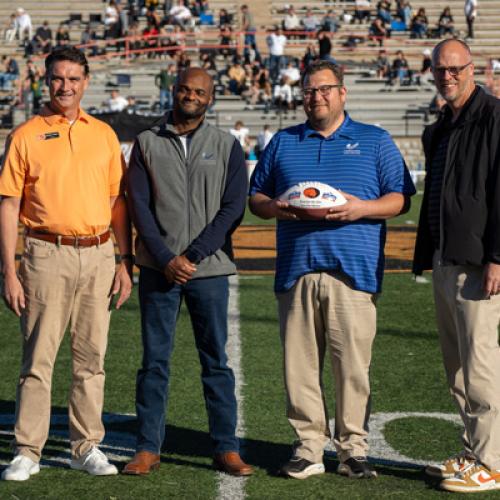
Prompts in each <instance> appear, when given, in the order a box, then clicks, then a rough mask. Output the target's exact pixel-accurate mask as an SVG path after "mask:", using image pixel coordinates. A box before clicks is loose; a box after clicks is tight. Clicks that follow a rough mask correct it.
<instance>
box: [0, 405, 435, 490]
mask: <svg viewBox="0 0 500 500" xmlns="http://www.w3.org/2000/svg"><path fill="white" fill-rule="evenodd" d="M14 415H15V403H14V402H13V401H0V460H2V461H10V459H11V458H12V452H11V443H12V439H13V427H14V418H15V417H14ZM67 418H68V413H67V408H64V407H52V418H51V426H50V438H49V439H48V440H47V443H46V445H45V448H44V451H43V461H42V464H43V465H48V466H56V467H68V466H69V459H70V453H69V438H68V425H67ZM103 420H104V423H105V427H106V437H105V439H104V442H103V443H102V445H101V447H102V449H103V450H104V451H105V452H106V453H111V454H112V455H113V459H114V460H116V461H118V462H121V463H124V462H126V461H128V459H129V458H130V457H132V456H133V454H134V452H135V436H136V430H137V420H136V418H135V416H134V415H121V414H112V413H106V414H104V415H103ZM165 430H166V433H165V435H166V438H165V443H164V445H163V447H162V457H161V461H162V462H163V463H168V464H174V465H180V466H188V467H194V468H199V469H211V464H210V461H208V462H207V460H206V459H207V458H208V459H211V457H212V455H213V447H212V441H211V439H210V436H209V434H208V433H207V432H203V431H200V430H195V429H188V428H185V427H179V426H176V425H167V426H166V429H165ZM291 451H292V448H291V446H290V445H288V444H284V443H276V442H271V441H263V440H259V439H243V440H241V455H242V457H243V459H244V460H245V461H247V462H248V463H250V464H251V465H254V466H256V467H258V468H260V469H263V470H265V471H266V472H267V474H269V475H270V476H277V475H278V470H279V468H280V467H281V465H283V463H285V462H286V461H287V460H288V459H289V458H290V454H291ZM200 459H202V460H201V461H200ZM370 461H371V462H372V463H373V464H374V465H375V468H376V470H377V472H378V474H379V475H386V476H392V477H396V478H399V479H407V480H414V481H425V482H426V483H427V484H428V486H429V487H432V488H435V486H436V482H435V481H432V480H430V479H429V478H427V477H426V476H425V474H424V471H423V468H422V467H421V466H418V465H415V466H413V464H407V463H404V464H403V463H398V462H388V461H387V460H378V459H377V458H376V457H370ZM338 463H339V462H338V459H337V457H336V455H335V453H331V452H327V453H326V454H325V468H326V471H327V472H329V473H335V472H336V470H337V467H338Z"/></svg>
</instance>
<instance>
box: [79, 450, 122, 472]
mask: <svg viewBox="0 0 500 500" xmlns="http://www.w3.org/2000/svg"><path fill="white" fill-rule="evenodd" d="M70 467H71V468H72V469H75V470H84V471H85V472H88V473H89V474H90V475H92V476H114V475H115V474H118V469H117V468H116V467H115V466H114V465H113V464H110V463H109V461H108V457H107V456H106V455H105V454H104V453H103V452H102V451H101V450H100V449H99V448H97V447H95V446H94V447H93V448H91V449H90V450H89V451H87V453H85V455H82V456H81V457H80V458H72V459H71V464H70Z"/></svg>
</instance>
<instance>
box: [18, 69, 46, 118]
mask: <svg viewBox="0 0 500 500" xmlns="http://www.w3.org/2000/svg"><path fill="white" fill-rule="evenodd" d="M44 77H45V74H44V72H43V71H41V70H40V68H38V67H37V66H35V65H34V64H33V62H32V61H28V63H27V64H26V78H25V79H24V82H23V87H24V88H23V90H24V91H25V92H24V95H25V105H26V100H28V101H30V102H31V104H32V112H33V114H34V115H37V114H38V113H39V112H40V108H41V105H42V97H43V82H44Z"/></svg>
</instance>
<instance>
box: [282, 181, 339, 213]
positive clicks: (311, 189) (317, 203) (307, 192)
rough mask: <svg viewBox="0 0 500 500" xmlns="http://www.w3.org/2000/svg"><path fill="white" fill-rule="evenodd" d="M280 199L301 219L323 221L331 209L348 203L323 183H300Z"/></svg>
mask: <svg viewBox="0 0 500 500" xmlns="http://www.w3.org/2000/svg"><path fill="white" fill-rule="evenodd" d="M279 198H280V200H283V201H286V202H287V203H288V205H289V208H288V209H289V210H290V211H291V212H293V213H294V214H296V215H297V216H298V217H299V218H301V219H323V218H324V217H325V215H326V214H327V213H328V210H329V209H330V208H332V207H337V206H339V205H343V204H344V203H346V201H347V200H346V199H345V197H344V195H343V194H342V193H341V192H340V191H338V190H337V189H335V188H334V187H332V186H329V185H328V184H324V183H322V182H299V183H298V184H296V185H295V186H292V187H291V188H289V189H287V190H286V191H285V192H284V193H283V194H282V195H281V196H280V197H279Z"/></svg>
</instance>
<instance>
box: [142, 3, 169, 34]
mask: <svg viewBox="0 0 500 500" xmlns="http://www.w3.org/2000/svg"><path fill="white" fill-rule="evenodd" d="M167 22H168V19H167ZM146 24H149V25H152V26H154V27H155V28H156V29H157V30H159V29H160V26H162V25H163V24H165V23H162V21H161V19H160V16H159V15H158V12H157V11H156V9H155V6H154V5H150V6H149V7H148V9H147V10H146Z"/></svg>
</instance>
